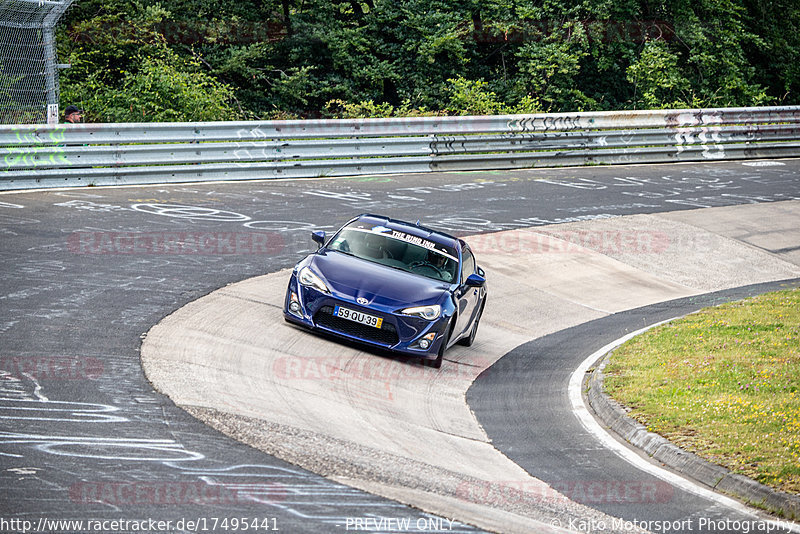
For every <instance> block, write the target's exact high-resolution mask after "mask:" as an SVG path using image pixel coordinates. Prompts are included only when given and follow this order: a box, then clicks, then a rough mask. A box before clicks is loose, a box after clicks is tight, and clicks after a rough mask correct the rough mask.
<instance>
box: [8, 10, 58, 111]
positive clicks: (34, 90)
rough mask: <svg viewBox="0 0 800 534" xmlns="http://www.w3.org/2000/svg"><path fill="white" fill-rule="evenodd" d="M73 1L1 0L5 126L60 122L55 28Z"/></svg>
mask: <svg viewBox="0 0 800 534" xmlns="http://www.w3.org/2000/svg"><path fill="white" fill-rule="evenodd" d="M72 2H73V0H0V123H2V124H42V123H45V122H47V123H54V122H58V63H57V58H56V42H55V25H56V24H57V23H58V20H59V19H60V18H61V16H62V15H63V14H64V12H66V10H67V8H68V7H69V6H70V4H72Z"/></svg>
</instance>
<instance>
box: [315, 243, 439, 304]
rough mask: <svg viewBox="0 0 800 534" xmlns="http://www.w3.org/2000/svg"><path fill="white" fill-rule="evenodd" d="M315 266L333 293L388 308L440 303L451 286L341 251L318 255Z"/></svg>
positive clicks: (336, 295)
mask: <svg viewBox="0 0 800 534" xmlns="http://www.w3.org/2000/svg"><path fill="white" fill-rule="evenodd" d="M311 265H312V266H313V267H312V269H314V270H315V271H316V272H317V273H318V274H319V275H321V276H322V277H323V278H324V279H325V282H326V283H327V284H328V287H329V288H330V289H331V291H332V293H333V296H335V297H340V298H345V299H347V300H356V299H358V298H364V299H366V300H367V302H366V305H368V306H369V305H377V306H381V307H387V308H395V307H399V306H406V305H415V304H420V305H422V304H437V303H439V302H440V301H441V300H442V295H443V294H444V293H445V292H446V291H447V290H448V289H449V287H450V286H449V285H448V284H446V283H445V282H441V281H437V280H432V279H430V278H425V277H424V276H419V275H416V274H412V273H408V272H404V271H401V270H398V269H393V268H391V267H387V266H385V265H380V264H377V263H373V262H370V261H367V260H362V259H360V258H356V257H354V256H348V255H347V254H343V253H340V252H331V251H326V252H323V253H320V254H316V255H314V257H313V259H312V261H311Z"/></svg>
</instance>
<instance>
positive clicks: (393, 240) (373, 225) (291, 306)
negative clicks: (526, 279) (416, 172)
mask: <svg viewBox="0 0 800 534" xmlns="http://www.w3.org/2000/svg"><path fill="white" fill-rule="evenodd" d="M312 238H313V239H314V241H316V242H317V243H318V244H319V250H317V252H315V253H313V254H309V255H308V256H306V257H305V258H304V259H303V260H301V261H300V262H299V263H298V264H297V265H296V266H295V268H294V270H293V271H292V276H291V279H290V280H289V288H288V289H287V291H286V302H285V305H284V312H283V313H284V317H285V318H286V320H287V321H289V322H291V323H294V324H297V325H300V326H304V327H307V328H311V329H313V330H317V331H321V332H326V333H329V334H333V335H336V336H340V337H344V338H346V339H349V340H353V341H357V342H360V343H365V344H368V345H370V346H373V347H379V348H382V349H388V350H390V351H392V352H395V353H399V354H404V355H410V356H417V357H420V358H422V359H424V360H426V361H428V362H429V363H430V365H431V366H432V367H437V368H438V367H440V366H441V365H442V357H443V355H444V351H445V350H446V349H447V348H448V347H450V346H452V345H453V344H454V343H456V342H458V343H461V344H462V345H466V346H470V345H472V342H473V341H474V340H475V333H476V332H477V331H478V323H479V322H480V319H481V314H482V313H483V307H484V305H485V304H486V279H485V278H484V276H485V275H484V272H483V270H482V269H480V267H478V266H477V265H476V263H475V256H474V255H473V254H472V251H471V250H470V248H469V246H468V245H467V243H465V242H464V241H463V240H461V239H458V238H456V237H453V236H450V235H447V234H444V233H441V232H437V231H434V230H431V229H429V228H425V227H423V226H420V225H419V223H417V224H410V223H407V222H403V221H397V220H394V219H387V218H386V217H381V216H378V215H369V214H364V215H359V216H358V217H356V218H355V219H353V220H351V221H350V222H348V223H347V224H345V225H344V226H342V228H340V229H339V231H337V232H336V233H335V234H333V236H332V237H328V236H326V235H325V232H314V233H313V234H312Z"/></svg>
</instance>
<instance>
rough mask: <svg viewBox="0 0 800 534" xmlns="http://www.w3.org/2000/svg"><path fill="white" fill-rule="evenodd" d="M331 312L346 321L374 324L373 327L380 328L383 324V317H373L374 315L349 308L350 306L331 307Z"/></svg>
mask: <svg viewBox="0 0 800 534" xmlns="http://www.w3.org/2000/svg"><path fill="white" fill-rule="evenodd" d="M333 314H334V315H335V316H336V317H341V318H342V319H347V320H348V321H353V322H354V323H361V324H365V325H367V326H374V327H375V328H380V327H381V325H382V324H383V319H382V318H381V317H375V316H374V315H368V314H366V313H361V312H358V311H356V310H351V309H350V308H343V307H341V306H336V307H335V308H334V309H333Z"/></svg>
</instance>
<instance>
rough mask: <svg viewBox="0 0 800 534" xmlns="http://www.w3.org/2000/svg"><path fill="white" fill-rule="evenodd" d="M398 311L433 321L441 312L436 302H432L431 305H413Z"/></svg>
mask: <svg viewBox="0 0 800 534" xmlns="http://www.w3.org/2000/svg"><path fill="white" fill-rule="evenodd" d="M400 313H402V314H403V315H415V316H417V317H422V318H423V319H427V320H429V321H433V320H434V319H436V318H437V317H439V314H440V313H442V307H441V306H439V305H438V304H434V305H433V306H414V307H413V308H406V309H405V310H403V311H401V312H400Z"/></svg>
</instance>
